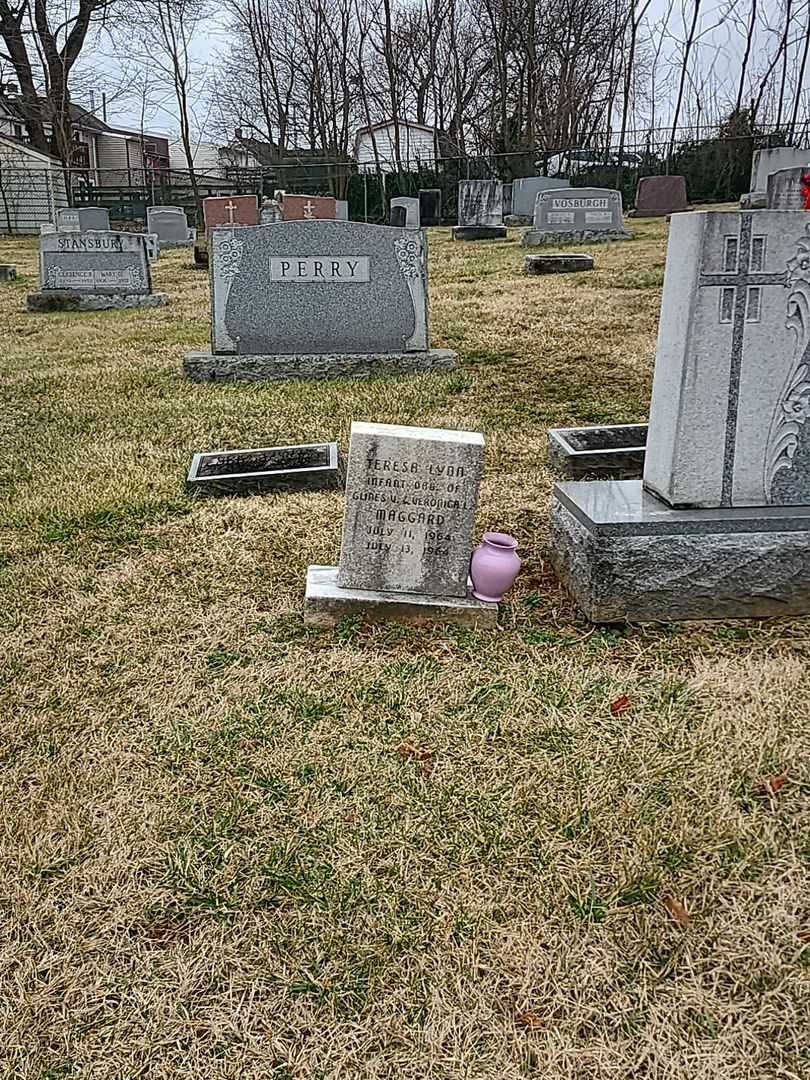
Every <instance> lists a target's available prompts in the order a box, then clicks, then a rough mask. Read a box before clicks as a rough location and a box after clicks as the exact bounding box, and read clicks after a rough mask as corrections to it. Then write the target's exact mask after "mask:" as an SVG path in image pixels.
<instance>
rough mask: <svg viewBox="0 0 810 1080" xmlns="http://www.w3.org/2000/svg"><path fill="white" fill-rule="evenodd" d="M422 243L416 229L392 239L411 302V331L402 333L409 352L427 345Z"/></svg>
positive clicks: (418, 350) (420, 349)
mask: <svg viewBox="0 0 810 1080" xmlns="http://www.w3.org/2000/svg"><path fill="white" fill-rule="evenodd" d="M422 243H423V241H422V234H421V233H420V232H419V231H417V230H411V234H410V235H409V236H400V237H399V238H398V239H396V240H395V241H394V254H395V256H396V260H397V264H398V266H399V269H400V273H401V274H402V276H403V277H404V278H405V281H406V283H407V285H408V292H409V293H410V294H411V303H412V304H413V315H414V327H413V333H412V334H411V335H410V336H409V337H405V336H404V335H403V344H404V346H405V348H406V349H407V350H408V351H411V352H421V351H422V350H423V349H427V347H428V333H427V310H426V308H427V302H426V298H425V282H424V268H423V266H422Z"/></svg>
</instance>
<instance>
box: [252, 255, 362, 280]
mask: <svg viewBox="0 0 810 1080" xmlns="http://www.w3.org/2000/svg"><path fill="white" fill-rule="evenodd" d="M270 280H271V281H290V282H308V281H317V282H321V283H323V282H327V281H329V282H333V283H339V284H343V285H345V284H351V283H352V282H361V281H363V282H365V281H369V280H370V279H369V257H368V255H357V256H355V257H354V258H352V259H349V258H344V257H335V258H332V257H331V256H329V255H320V256H313V255H306V256H301V257H300V258H297V257H296V256H291V257H290V258H284V259H281V258H276V257H273V258H271V259H270Z"/></svg>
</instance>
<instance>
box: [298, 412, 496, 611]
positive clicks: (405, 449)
mask: <svg viewBox="0 0 810 1080" xmlns="http://www.w3.org/2000/svg"><path fill="white" fill-rule="evenodd" d="M483 458H484V437H483V435H480V434H478V433H477V432H466V431H448V430H446V429H441V428H415V427H400V426H397V425H390V424H367V423H354V424H352V433H351V443H350V446H349V458H348V465H347V476H346V508H345V515H344V521H343V541H342V545H341V552H340V566H310V567H309V570H308V572H307V584H306V598H305V603H304V621H305V622H307V623H309V624H310V625H313V626H325V627H328V626H335V625H337V624H338V623H340V622H341V621H343V620H344V619H347V618H357V617H359V618H361V619H364V620H367V621H370V622H381V621H393V622H398V623H426V622H453V623H458V624H461V625H465V626H476V627H491V626H494V625H495V624H496V623H497V617H498V605H497V604H494V603H487V602H485V601H481V600H477V599H475V598H474V597H473V596H472V593H471V591H470V588H469V583H468V572H469V564H470V556H471V554H472V548H473V529H474V526H475V512H476V507H477V503H478V489H479V485H480V481H481V472H482V469H483Z"/></svg>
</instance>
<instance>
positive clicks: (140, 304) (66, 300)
mask: <svg viewBox="0 0 810 1080" xmlns="http://www.w3.org/2000/svg"><path fill="white" fill-rule="evenodd" d="M168 302H169V295H168V293H146V294H144V293H121V294H118V295H115V296H104V295H101V294H95V293H75V292H67V291H65V290H62V289H47V290H46V289H43V290H42V291H41V292H35V293H29V294H28V296H27V297H26V298H25V306H26V308H27V309H28V311H31V312H36V313H39V314H42V313H43V312H50V311H109V310H116V311H117V310H121V311H123V310H124V309H126V308H151V307H162V306H163V304H168Z"/></svg>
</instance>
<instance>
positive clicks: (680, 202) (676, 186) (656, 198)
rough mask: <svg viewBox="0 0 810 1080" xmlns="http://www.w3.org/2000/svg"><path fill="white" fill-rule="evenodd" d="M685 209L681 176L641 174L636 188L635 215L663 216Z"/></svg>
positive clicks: (683, 186)
mask: <svg viewBox="0 0 810 1080" xmlns="http://www.w3.org/2000/svg"><path fill="white" fill-rule="evenodd" d="M685 209H686V180H685V178H684V177H683V176H642V178H641V179H640V180H639V182H638V188H637V190H636V209H635V216H636V217H665V216H666V215H667V214H674V213H676V212H677V211H678V210H685Z"/></svg>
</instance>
